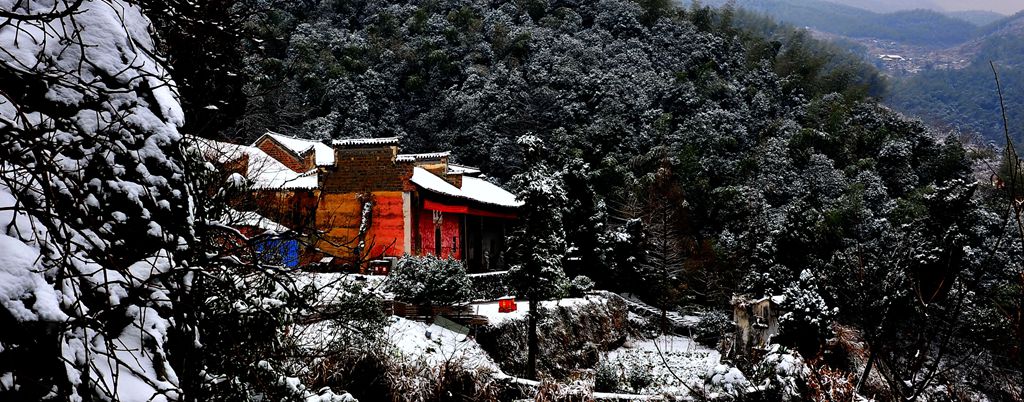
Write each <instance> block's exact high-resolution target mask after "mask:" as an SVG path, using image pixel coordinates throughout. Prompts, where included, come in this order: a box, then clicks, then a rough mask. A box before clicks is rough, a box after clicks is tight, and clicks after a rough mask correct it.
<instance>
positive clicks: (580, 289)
mask: <svg viewBox="0 0 1024 402" xmlns="http://www.w3.org/2000/svg"><path fill="white" fill-rule="evenodd" d="M591 290H594V281H593V280H592V279H590V278H589V277H587V276H586V275H578V276H576V277H575V278H572V280H571V281H569V286H568V289H567V290H566V293H568V294H569V297H582V296H583V295H585V294H586V293H587V292H589V291H591Z"/></svg>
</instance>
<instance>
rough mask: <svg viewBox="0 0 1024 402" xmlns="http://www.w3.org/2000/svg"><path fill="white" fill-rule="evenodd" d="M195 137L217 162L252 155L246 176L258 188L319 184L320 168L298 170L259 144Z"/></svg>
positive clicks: (293, 187) (287, 187)
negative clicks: (303, 171) (239, 143)
mask: <svg viewBox="0 0 1024 402" xmlns="http://www.w3.org/2000/svg"><path fill="white" fill-rule="evenodd" d="M193 138H196V140H197V141H196V144H197V146H198V148H199V149H200V152H202V153H203V156H204V157H205V158H206V159H207V160H210V161H213V162H217V163H227V162H232V161H235V160H238V159H239V158H241V157H242V156H248V157H249V165H248V170H247V171H246V178H247V179H249V181H250V183H251V185H252V188H253V189H255V190H303V189H305V190H308V189H314V188H317V186H318V185H319V184H318V181H317V171H316V169H313V170H310V171H308V172H305V173H296V172H295V171H293V170H291V169H289V168H288V167H287V166H285V165H284V164H283V163H281V162H280V161H278V160H277V159H274V158H273V157H272V156H270V155H267V153H266V152H263V150H261V149H259V148H256V147H253V146H249V145H238V144H231V143H227V142H221V141H213V140H207V139H202V138H198V137H193Z"/></svg>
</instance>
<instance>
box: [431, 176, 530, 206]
mask: <svg viewBox="0 0 1024 402" xmlns="http://www.w3.org/2000/svg"><path fill="white" fill-rule="evenodd" d="M411 180H412V182H413V183H414V184H416V185H417V186H419V187H420V188H422V189H424V190H427V191H430V192H434V193H438V194H442V195H447V196H451V197H456V198H461V199H465V200H470V201H476V202H480V203H484V204H490V205H497V206H501V207H508V208H517V207H519V206H522V205H523V203H522V202H519V201H517V200H516V196H515V194H512V193H510V192H508V191H505V189H503V188H501V187H498V186H496V185H494V184H492V183H490V182H488V181H486V180H483V179H480V178H476V177H463V178H462V188H458V187H455V186H454V185H452V184H451V183H449V182H447V181H445V180H444V179H442V178H441V177H439V176H437V175H435V174H433V173H430V172H429V171H427V170H426V169H423V168H421V167H414V168H413V170H412V179H411Z"/></svg>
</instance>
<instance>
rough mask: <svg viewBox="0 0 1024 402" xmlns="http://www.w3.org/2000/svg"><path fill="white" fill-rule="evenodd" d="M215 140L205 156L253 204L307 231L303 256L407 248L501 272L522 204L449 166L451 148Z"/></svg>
mask: <svg viewBox="0 0 1024 402" xmlns="http://www.w3.org/2000/svg"><path fill="white" fill-rule="evenodd" d="M216 145H217V146H216V147H215V148H210V149H212V150H214V151H216V154H214V155H208V157H210V158H211V159H213V160H214V161H216V162H219V163H221V164H222V165H223V166H224V167H225V168H226V169H230V170H233V171H236V172H239V173H243V174H244V175H245V176H246V177H247V178H248V179H249V182H250V184H251V186H252V190H253V202H252V209H254V210H255V211H256V212H258V213H259V214H260V215H262V216H265V217H267V218H269V219H271V220H273V221H274V222H279V223H280V224H282V225H284V226H286V227H288V228H290V229H292V231H293V232H295V233H302V234H303V236H304V240H305V241H304V242H303V243H304V244H307V245H308V247H306V249H304V250H303V251H302V252H301V254H302V257H301V260H303V261H304V262H307V263H308V262H314V261H334V262H335V263H338V262H340V263H352V262H357V263H359V264H362V263H364V262H369V261H378V262H380V261H381V260H386V261H393V258H395V257H400V256H402V255H403V254H410V255H436V256H440V257H441V258H454V259H459V260H462V261H464V262H465V263H466V265H467V268H469V269H470V270H471V271H478V272H479V271H489V270H497V269H500V268H501V266H502V256H501V255H502V252H503V250H504V248H505V244H504V237H505V231H506V230H507V228H508V226H509V225H510V224H511V223H512V221H513V220H514V219H515V218H516V209H517V208H518V207H519V206H520V205H521V204H520V202H518V201H517V200H516V198H515V195H513V194H511V193H509V192H508V191H506V190H504V189H502V188H501V187H499V186H497V185H495V184H493V183H491V182H489V181H487V180H485V179H484V178H483V177H482V176H481V172H480V170H478V169H475V168H471V167H467V166H461V165H457V164H453V163H449V153H448V152H441V153H427V154H401V153H399V141H398V138H372V139H348V140H335V141H333V142H332V143H331V144H330V145H328V144H325V143H321V142H318V141H312V140H305V139H298V138H293V137H288V136H284V135H280V134H276V133H267V134H264V135H263V136H261V137H260V138H259V139H257V140H256V141H255V142H254V143H253V144H252V145H251V146H244V145H233V144H225V143H217V144H216ZM207 152H210V151H207Z"/></svg>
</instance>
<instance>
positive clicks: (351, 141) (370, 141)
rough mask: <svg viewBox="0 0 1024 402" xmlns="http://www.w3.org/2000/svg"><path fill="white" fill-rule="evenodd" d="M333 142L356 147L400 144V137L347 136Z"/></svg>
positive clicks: (342, 145) (337, 144) (340, 145)
mask: <svg viewBox="0 0 1024 402" xmlns="http://www.w3.org/2000/svg"><path fill="white" fill-rule="evenodd" d="M331 144H333V145H334V146H338V147H355V146H366V145H398V137H384V138H347V139H341V140H334V141H332V142H331Z"/></svg>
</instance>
